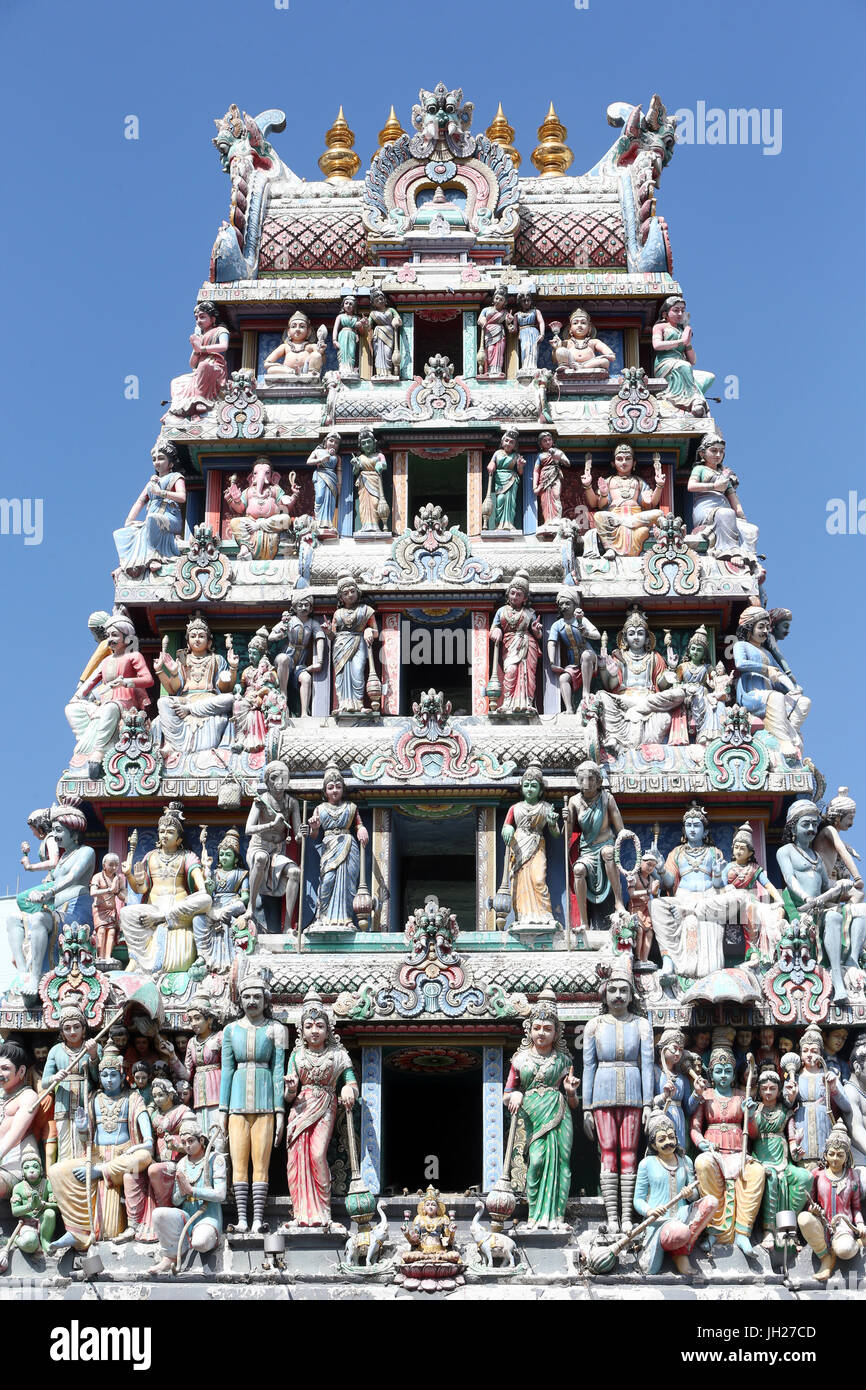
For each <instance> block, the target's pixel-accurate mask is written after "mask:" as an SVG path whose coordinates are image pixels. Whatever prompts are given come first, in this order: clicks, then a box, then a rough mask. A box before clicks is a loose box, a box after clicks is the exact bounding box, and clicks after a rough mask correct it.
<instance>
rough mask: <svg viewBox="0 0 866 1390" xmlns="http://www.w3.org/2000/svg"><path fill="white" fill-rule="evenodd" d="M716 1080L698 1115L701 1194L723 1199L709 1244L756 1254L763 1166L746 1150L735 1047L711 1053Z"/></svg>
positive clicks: (694, 1132)
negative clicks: (736, 1085) (755, 1230)
mask: <svg viewBox="0 0 866 1390" xmlns="http://www.w3.org/2000/svg"><path fill="white" fill-rule="evenodd" d="M709 1074H710V1085H709V1086H708V1087H707V1089H706V1090H705V1091H704V1094H703V1096H702V1097H701V1101H700V1104H699V1105H698V1107H697V1109H696V1110H695V1113H694V1115H693V1116H692V1126H691V1135H692V1143H693V1144H694V1146H695V1148H696V1149H698V1150H700V1152H699V1154H698V1157H697V1158H696V1159H695V1174H696V1176H697V1179H698V1186H699V1187H700V1190H701V1195H702V1196H704V1197H716V1198H718V1202H719V1205H718V1208H717V1210H716V1212H715V1214H714V1216H713V1218H712V1220H711V1221H710V1224H709V1227H708V1228H707V1244H708V1246H710V1247H712V1246H713V1245H714V1244H716V1242H718V1243H719V1244H720V1245H737V1246H739V1248H740V1250H742V1251H743V1253H744V1254H746V1255H750V1254H751V1253H752V1242H751V1239H750V1236H751V1231H752V1227H753V1225H754V1224H755V1217H756V1216H757V1215H758V1208H759V1207H760V1205H761V1198H762V1196H763V1195H764V1169H763V1165H762V1164H761V1163H760V1162H758V1161H757V1160H756V1159H754V1158H751V1157H750V1156H749V1155H748V1154H746V1155H745V1157H744V1154H743V1120H744V1116H745V1115H747V1113H748V1112H747V1111H746V1110H745V1109H744V1105H743V1102H744V1099H745V1098H744V1096H743V1093H742V1091H735V1090H734V1054H733V1052H732V1051H731V1049H730V1048H729V1047H716V1048H713V1051H712V1052H711V1053H710V1065H709Z"/></svg>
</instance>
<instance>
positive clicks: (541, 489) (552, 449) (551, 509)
mask: <svg viewBox="0 0 866 1390" xmlns="http://www.w3.org/2000/svg"><path fill="white" fill-rule="evenodd" d="M568 467H570V464H569V460H568V455H567V454H564V453H563V452H562V450H561V449H557V448H556V446H555V444H554V442H553V435H552V434H551V433H550V431H549V430H544V431H543V432H542V433H541V434H540V435H539V436H538V454H537V456H536V459H535V466H534V467H533V470H532V491H533V493H534V494H535V496H536V497H537V498H538V505H539V507H540V508H541V518H542V526H553V525H555V524H556V522H557V521H561V519H562V475H563V472H564V470H565V469H566V468H568Z"/></svg>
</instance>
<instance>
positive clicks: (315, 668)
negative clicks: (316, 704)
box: [268, 589, 327, 719]
mask: <svg viewBox="0 0 866 1390" xmlns="http://www.w3.org/2000/svg"><path fill="white" fill-rule="evenodd" d="M268 641H269V642H272V643H274V644H275V645H276V646H277V648H278V651H277V656H276V660H275V665H276V668H277V676H278V677H279V682H280V690H281V691H282V692H283V696H284V698H285V699H286V701H287V702H288V700H289V698H290V692H291V695H292V696H294V697H296V698H297V700H298V701H299V704H300V709H301V718H302V719H306V718H307V717H308V716H309V714H310V711H311V708H312V699H313V676H317V675H318V674H319V672H320V671H321V669H322V666H323V665H324V661H325V645H326V642H327V638H326V637H325V629H324V628H323V627H322V624H321V623H320V622H318V621H317V620H316V619H315V618H314V617H313V598H312V595H311V594H310V592H309V590H308V589H296V590H295V592H294V593H293V594H292V609H291V612H285V613H282V614H281V615H280V621H279V622H278V623H276V624H275V626H274V627H273V628H272V629H271V631H270V632H269V634H268Z"/></svg>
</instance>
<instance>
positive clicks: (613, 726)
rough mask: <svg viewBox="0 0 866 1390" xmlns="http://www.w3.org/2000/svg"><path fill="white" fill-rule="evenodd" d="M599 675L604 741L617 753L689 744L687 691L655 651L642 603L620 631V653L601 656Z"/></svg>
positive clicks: (633, 610) (631, 613) (632, 612)
mask: <svg viewBox="0 0 866 1390" xmlns="http://www.w3.org/2000/svg"><path fill="white" fill-rule="evenodd" d="M599 678H600V680H601V682H602V684H603V685H604V687H605V688H604V690H601V691H599V693H598V696H597V699H598V700H599V701H600V704H601V715H602V725H603V731H602V742H603V743H604V746H605V748H608V749H610V751H611V752H614V753H618V752H621V751H623V750H624V749H627V748H640V746H641V745H642V744H644V743H671V744H682V743H687V742H688V731H687V728H686V716H685V710H684V708H683V704H684V701H685V691H684V690H683V688H682V686H681V685H678V684H677V683H676V680H675V677H674V676H673V674H672V673H671V672H670V671H669V669H668V666H667V663H666V662H665V659H664V657H663V656H662V655H661V653H660V652H657V651H656V639H655V635H654V634H653V633H652V632H651V631H650V627H649V623H648V622H647V619H646V614H645V613H643V612H642V611H641V609H640V608H639V607H637V605H635V606H634V607H633V608H631V609H629V611H628V613H627V614H626V620H625V623H624V624H623V626H622V628H621V630H620V632H619V634H618V635H617V645H616V651H615V652H612V653H611V654H610V655H608V656H602V657H601V659H600V662H599Z"/></svg>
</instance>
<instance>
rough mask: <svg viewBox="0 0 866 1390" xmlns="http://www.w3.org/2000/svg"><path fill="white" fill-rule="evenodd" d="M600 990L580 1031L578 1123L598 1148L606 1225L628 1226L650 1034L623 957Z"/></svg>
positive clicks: (649, 1088) (647, 1098) (648, 1090)
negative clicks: (597, 1007) (634, 1006)
mask: <svg viewBox="0 0 866 1390" xmlns="http://www.w3.org/2000/svg"><path fill="white" fill-rule="evenodd" d="M600 994H601V999H602V1005H601V1012H600V1013H599V1014H597V1015H596V1017H595V1018H591V1019H590V1021H589V1023H588V1024H587V1025H586V1031H585V1032H584V1035H583V1109H584V1120H583V1127H584V1132H585V1133H586V1137H587V1138H588V1139H589V1140H591V1141H592V1140H597V1141H598V1146H599V1149H600V1150H601V1195H602V1198H603V1199H604V1210H605V1213H606V1216H607V1224H608V1228H609V1229H610V1230H611V1231H617V1230H619V1229H622V1230H624V1231H628V1230H629V1229H630V1228H631V1225H632V1202H633V1198H634V1190H635V1182H636V1179H637V1148H638V1142H639V1140H640V1128H641V1122H642V1121H643V1123H644V1124H645V1123H646V1121H647V1119H648V1118H649V1114H650V1108H651V1106H652V1103H653V1093H654V1084H653V1083H654V1078H653V1034H652V1028H651V1027H650V1025H649V1023H648V1022H647V1020H646V1019H645V1018H639V1017H638V1016H637V1015H636V1014H634V1013H632V1012H631V1009H630V1005H631V1003H632V1001H633V999H634V981H633V979H632V973H631V965H630V963H629V962H628V961H627V960H623V959H621V958H619V957H617V958H616V959H615V960H614V962H613V964H612V965H611V967H610V972H609V974H608V976H607V978H606V979H603V980H602V981H601V985H600ZM620 1221H621V1222H622V1226H621V1227H620Z"/></svg>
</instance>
